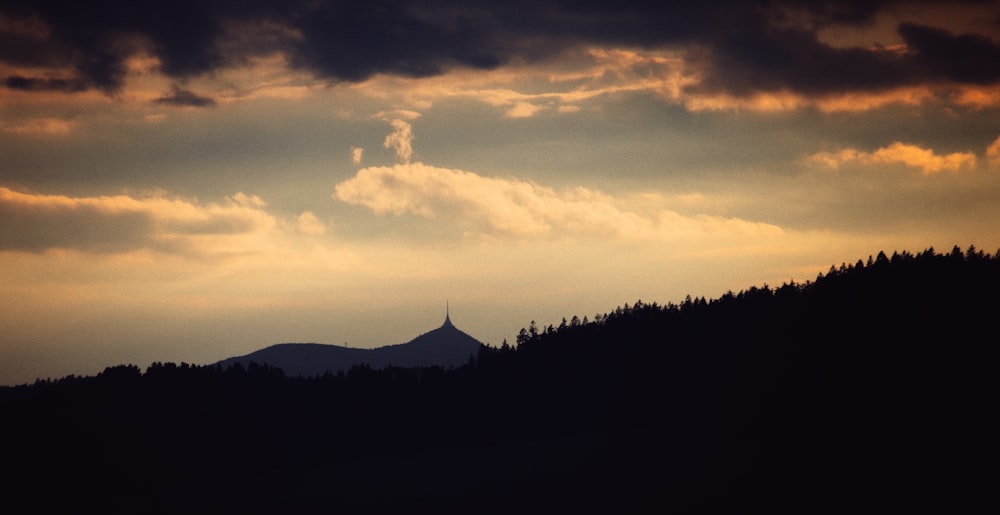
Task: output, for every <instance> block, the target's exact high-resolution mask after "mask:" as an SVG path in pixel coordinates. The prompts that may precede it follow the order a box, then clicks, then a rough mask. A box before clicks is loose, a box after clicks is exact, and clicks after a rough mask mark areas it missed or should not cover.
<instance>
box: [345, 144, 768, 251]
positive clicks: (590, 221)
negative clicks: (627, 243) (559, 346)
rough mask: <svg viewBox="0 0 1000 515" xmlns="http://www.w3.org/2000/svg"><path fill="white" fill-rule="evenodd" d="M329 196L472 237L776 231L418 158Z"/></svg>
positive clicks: (665, 236)
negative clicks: (448, 223)
mask: <svg viewBox="0 0 1000 515" xmlns="http://www.w3.org/2000/svg"><path fill="white" fill-rule="evenodd" d="M334 198H336V199H338V200H341V201H343V202H347V203H349V204H355V205H362V206H365V207H368V208H369V209H371V210H372V211H374V212H375V213H378V214H394V215H414V216H419V217H424V218H439V219H440V218H449V219H451V220H453V221H454V222H455V223H457V224H459V225H460V226H462V228H463V230H464V231H466V234H467V235H472V236H478V237H482V236H513V237H521V238H559V237H562V236H573V237H575V236H598V237H600V236H605V237H606V236H613V237H618V238H624V239H644V240H649V239H662V240H675V241H676V240H678V239H681V238H693V239H703V238H709V237H710V238H723V239H725V238H737V237H738V238H745V237H755V236H756V237H759V236H778V235H780V234H782V230H781V229H780V228H779V227H777V226H774V225H770V224H763V223H755V222H748V221H745V220H740V219H735V218H721V217H712V216H696V217H688V216H683V215H680V214H678V213H676V212H673V211H670V210H666V209H660V210H657V211H655V212H653V213H637V212H633V211H629V210H626V209H623V208H621V207H619V206H620V204H622V202H619V201H617V200H616V199H614V198H612V197H610V196H608V195H605V194H603V193H601V192H599V191H595V190H592V189H589V188H583V187H577V188H573V189H571V190H568V191H562V192H559V191H556V190H554V189H552V188H549V187H545V186H541V185H538V184H535V183H532V182H528V181H523V180H518V179H509V178H495V177H484V176H481V175H478V174H475V173H471V172H467V171H462V170H453V169H448V168H438V167H434V166H429V165H426V164H423V163H405V164H397V165H394V166H391V167H369V168H364V169H362V170H360V171H358V173H357V175H356V176H355V177H353V178H351V179H348V180H346V181H344V182H341V183H340V184H338V185H337V186H336V190H335V193H334Z"/></svg>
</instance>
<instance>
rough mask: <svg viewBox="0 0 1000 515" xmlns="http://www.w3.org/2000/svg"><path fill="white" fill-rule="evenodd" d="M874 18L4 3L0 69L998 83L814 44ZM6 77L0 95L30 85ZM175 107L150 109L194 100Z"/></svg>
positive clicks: (221, 3) (973, 67)
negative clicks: (602, 71) (581, 67)
mask: <svg viewBox="0 0 1000 515" xmlns="http://www.w3.org/2000/svg"><path fill="white" fill-rule="evenodd" d="M881 7H882V2H865V1H850V0H843V1H837V2H815V1H810V2H805V1H796V0H784V1H773V2H742V1H731V2H697V3H696V2H646V1H642V2H638V1H635V2H632V1H628V0H621V1H618V2H613V3H612V2H597V1H590V2H569V1H568V0H567V1H564V0H536V1H530V2H529V1H518V0H508V1H505V2H499V1H487V0H479V1H458V0H436V1H431V2H417V1H416V0H413V1H401V2H386V1H377V0H375V1H339V0H288V1H284V2H269V1H264V0H257V1H245V2H240V1H235V0H173V1H166V0H151V1H148V2H142V3H139V2H115V1H110V0H106V1H97V2H58V1H49V2H46V1H37V0H32V1H28V0H20V1H19V0H13V1H12V2H9V3H7V4H5V5H4V6H2V7H0V14H2V15H3V18H0V19H8V20H15V21H17V20H22V21H24V20H28V21H37V22H40V24H41V25H42V26H44V27H46V29H47V33H46V35H44V37H42V35H41V34H40V33H35V34H31V33H27V34H25V33H24V31H22V33H15V32H16V31H12V30H8V31H7V32H8V34H6V36H4V33H3V29H2V28H0V39H2V38H3V37H7V38H8V39H13V40H19V41H20V40H25V39H26V38H28V39H30V38H32V37H34V38H36V39H37V40H38V41H39V42H40V43H41V44H39V45H24V44H21V45H18V46H17V47H12V48H8V49H5V50H3V51H0V61H4V62H8V63H11V64H22V65H23V64H24V63H25V61H35V64H37V65H39V66H41V65H52V63H53V61H58V60H61V61H62V62H63V63H64V64H65V65H67V66H69V67H71V68H72V69H73V70H75V71H76V73H77V74H78V75H79V77H80V78H79V80H80V81H81V82H83V83H85V84H87V85H88V86H89V87H93V88H98V89H102V90H105V91H108V92H113V91H115V90H116V89H118V88H120V87H121V84H122V80H123V78H124V74H125V66H124V60H125V58H127V57H128V56H129V55H130V54H131V53H132V52H133V51H135V49H136V48H140V47H141V48H142V49H144V50H145V51H147V52H149V53H152V54H153V55H155V56H157V57H158V58H159V60H160V62H161V66H162V71H163V73H165V74H166V75H168V76H170V77H172V78H177V79H183V78H188V77H192V76H197V75H200V74H204V73H207V72H210V71H213V70H216V69H219V68H221V67H224V66H228V65H232V64H237V63H240V62H242V60H243V59H245V58H247V57H250V56H252V55H254V54H259V53H264V52H270V51H276V50H277V51H282V52H284V53H285V54H286V55H287V56H288V57H289V58H290V61H291V62H292V63H293V65H294V66H296V67H298V68H301V69H306V70H309V71H311V72H313V73H314V74H316V75H317V76H319V77H321V78H326V79H330V80H333V81H360V80H364V79H366V78H368V77H370V76H372V75H374V74H377V73H389V74H397V75H404V76H415V77H420V76H430V75H436V74H440V73H443V72H445V71H446V70H447V69H448V68H450V67H455V66H466V67H473V68H483V69H489V68H494V67H497V66H500V65H502V64H504V63H506V62H509V61H511V60H527V61H533V60H538V59H545V58H547V57H551V56H554V55H557V54H558V53H559V52H561V51H563V50H566V49H568V48H571V47H575V46H579V45H587V44H609V45H637V46H644V47H656V46H666V45H675V46H677V47H679V48H681V49H683V50H686V51H689V52H690V55H691V56H692V57H693V58H694V59H695V60H696V62H698V63H699V64H700V65H701V66H702V70H703V76H704V78H705V81H704V82H703V84H702V85H701V86H700V87H701V88H702V89H707V90H714V91H724V92H728V93H732V94H737V95H740V94H748V93H751V92H755V91H775V90H779V89H790V90H794V91H799V92H802V93H807V94H826V93H837V92H843V91H853V90H879V89H885V88H891V87H897V86H905V85H910V84H914V83H917V82H922V81H928V80H931V81H933V80H949V81H954V82H960V83H975V84H982V83H991V82H996V81H997V80H1000V77H998V73H1000V72H997V71H996V70H997V69H998V67H997V66H996V65H995V63H996V62H997V54H998V50H997V45H996V43H994V42H993V41H991V40H989V39H987V38H985V37H982V36H975V35H968V34H951V33H948V32H944V31H941V30H938V29H934V28H931V27H923V26H919V25H912V24H904V25H901V26H900V27H899V31H900V35H901V37H902V38H903V39H904V40H905V41H906V42H907V43H908V44H909V45H910V46H911V47H912V49H913V50H914V51H912V52H909V53H892V52H887V51H877V50H870V49H862V48H851V49H843V48H834V47H831V46H829V45H827V44H825V43H824V42H822V41H820V40H819V39H818V38H817V30H818V29H820V28H823V27H828V26H833V25H855V26H859V25H863V24H865V23H869V22H871V21H872V20H874V18H875V15H876V14H877V12H878V10H879V9H880V8H881ZM956 8H960V6H956ZM28 21H24V24H27V23H28ZM8 25H9V24H8ZM265 26H267V27H275V26H277V27H282V28H283V29H284V31H283V32H281V31H279V32H277V33H275V34H271V35H270V39H269V40H268V41H267V43H266V44H261V43H260V38H257V39H256V40H255V39H254V36H253V30H254V29H253V27H258V28H260V27H265ZM0 27H3V26H2V25H0ZM276 34H277V35H276ZM258 35H259V34H258ZM956 56H958V57H957V58H956ZM11 79H14V78H11ZM11 79H8V80H7V86H8V87H18V85H19V84H20V85H27V84H30V83H31V82H30V81H31V80H32V79H31V78H30V77H20V78H17V80H14V81H13V82H12V81H11ZM36 80H41V79H36ZM19 81H20V82H19ZM38 84H39V85H42V84H44V83H41V82H39V83H38ZM52 86H55V84H52ZM22 89H30V88H25V87H23V86H22ZM39 89H43V88H39ZM50 89H56V88H54V87H53V88H50ZM174 97H176V98H174ZM174 97H164V99H162V100H164V101H165V102H166V101H168V99H170V98H174V100H176V101H177V103H185V101H187V100H196V99H194V98H184V97H182V96H178V95H174ZM185 105H192V104H190V103H187V104H185Z"/></svg>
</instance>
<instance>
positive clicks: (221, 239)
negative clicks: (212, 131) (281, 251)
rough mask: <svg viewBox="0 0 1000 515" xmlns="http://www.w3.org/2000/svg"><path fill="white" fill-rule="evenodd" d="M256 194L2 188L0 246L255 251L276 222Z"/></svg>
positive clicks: (196, 252) (38, 249) (0, 248)
mask: <svg viewBox="0 0 1000 515" xmlns="http://www.w3.org/2000/svg"><path fill="white" fill-rule="evenodd" d="M263 207H264V202H263V200H261V199H260V198H259V197H256V196H252V195H246V194H243V193H238V194H236V195H234V196H233V197H231V198H229V199H227V200H226V201H225V202H223V203H209V204H201V203H198V202H196V201H190V200H184V199H179V198H173V197H168V196H166V195H165V194H162V193H158V194H151V195H149V196H144V197H135V196H129V195H116V196H101V197H67V196H61V195H42V194H34V193H24V192H19V191H15V190H12V189H9V188H4V187H0V219H3V220H4V223H3V224H2V226H0V251H11V250H18V251H29V252H43V251H46V250H50V249H76V250H83V251H89V252H98V253H118V252H129V251H134V250H139V249H150V250H154V251H159V252H167V253H175V254H188V255H211V254H225V253H240V252H249V251H252V250H253V245H252V243H253V242H252V238H253V237H254V236H258V235H260V234H263V233H266V232H268V231H269V230H271V229H272V228H273V227H274V226H275V224H276V220H275V219H274V217H272V216H271V215H270V214H268V213H267V212H266V211H264V209H263Z"/></svg>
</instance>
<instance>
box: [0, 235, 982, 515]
mask: <svg viewBox="0 0 1000 515" xmlns="http://www.w3.org/2000/svg"><path fill="white" fill-rule="evenodd" d="M998 292H1000V254H998V255H989V254H985V253H983V252H982V251H978V250H976V249H975V248H972V247H970V248H969V249H968V250H966V251H962V250H960V249H959V248H957V247H956V248H955V249H953V251H952V252H950V253H944V254H940V253H936V252H934V251H933V250H932V249H928V250H926V251H924V252H921V253H919V254H911V253H908V252H902V253H894V254H893V255H891V256H888V255H886V254H883V253H880V254H879V255H878V256H876V257H873V258H869V259H868V261H867V262H863V261H858V262H857V263H856V264H843V265H841V266H839V267H831V269H830V270H829V272H828V273H826V274H823V275H820V276H819V277H817V278H816V280H815V281H809V282H806V283H789V284H784V285H781V286H779V287H774V288H772V287H768V286H761V287H752V288H749V289H747V290H744V291H741V292H739V293H728V294H726V295H723V296H722V297H720V298H718V299H712V300H708V299H704V298H697V299H692V298H687V299H685V300H684V302H682V303H680V304H672V303H671V304H666V305H658V304H655V303H653V304H649V303H644V302H636V303H635V304H634V305H626V306H622V307H619V308H616V309H615V310H613V311H611V312H609V313H606V314H599V315H595V316H594V317H593V318H592V319H591V318H589V317H584V318H583V319H580V318H578V317H573V318H572V319H570V320H569V321H563V322H562V323H560V324H559V325H558V326H556V325H547V326H545V327H539V326H538V325H536V324H535V323H534V322H532V323H531V324H530V325H529V326H528V327H526V328H525V329H523V330H522V331H521V332H520V334H519V335H518V338H517V341H516V342H515V344H514V345H509V344H507V342H504V344H503V345H501V346H500V347H485V346H484V347H481V349H480V352H479V355H478V356H477V359H475V360H474V361H470V362H468V363H466V364H464V365H461V366H453V367H448V368H444V367H409V368H401V367H393V366H386V367H385V368H381V369H374V368H372V367H370V366H363V365H362V366H354V367H352V368H350V369H349V370H347V371H340V372H338V373H332V372H327V373H324V374H322V375H314V376H311V377H292V376H289V375H286V374H285V372H284V371H282V370H281V369H279V368H276V367H273V366H268V365H259V364H256V363H250V364H248V365H243V364H238V365H233V366H229V367H223V366H221V365H216V366H204V367H202V366H192V365H187V364H181V365H175V364H154V365H152V366H150V367H149V368H148V369H147V370H145V371H144V372H143V371H141V370H140V369H139V368H138V367H135V366H130V365H123V366H117V367H111V368H108V369H106V370H105V371H104V372H102V373H101V374H99V375H97V376H95V377H73V376H70V377H66V378H63V379H61V380H56V381H38V382H36V383H34V384H31V385H23V386H20V387H15V388H7V389H2V390H0V413H2V422H3V423H2V425H0V436H2V437H3V441H5V442H7V443H8V450H7V451H6V453H5V456H4V465H5V466H4V467H3V468H2V470H3V471H2V472H0V474H3V476H2V477H0V480H2V484H3V485H4V486H5V489H6V494H5V500H4V503H5V506H8V507H9V509H10V512H11V513H51V512H68V511H70V510H74V511H77V510H81V511H93V510H95V509H96V510H99V511H101V512H103V513H126V512H127V513H135V512H164V513H176V512H185V513H215V512H220V511H221V512H229V513H235V512H240V513H275V512H289V513H400V512H406V513H423V512H434V513H510V512H514V511H518V512H525V511H530V512H541V511H551V512H559V513H567V512H595V511H596V512H600V511H604V512H611V513H631V512H640V511H642V512H659V513H758V512H759V513H831V514H833V513H847V512H850V513H886V512H888V513H904V512H910V513H912V512H921V513H965V512H970V511H972V510H971V508H972V507H974V506H975V507H982V506H989V505H992V504H993V503H994V501H993V489H994V485H993V484H992V483H993V481H992V477H991V476H987V475H985V473H984V472H983V471H989V470H991V469H992V466H993V463H992V461H990V456H989V454H988V453H987V450H988V449H990V448H992V446H993V442H994V441H995V438H996V434H998V429H1000V428H998V427H997V423H996V422H995V421H993V417H992V412H993V411H994V406H995V398H996V392H997V391H998V388H997V386H998V384H997V382H998V380H997V377H998V375H997V373H996V367H997V364H998V360H997V358H998V354H1000V353H998V351H997V344H996V340H997V337H996V322H995V320H996V316H997V313H998V308H1000V300H998V298H1000V297H998Z"/></svg>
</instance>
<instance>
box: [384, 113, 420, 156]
mask: <svg viewBox="0 0 1000 515" xmlns="http://www.w3.org/2000/svg"><path fill="white" fill-rule="evenodd" d="M389 124H390V125H392V127H393V129H394V130H393V131H392V132H391V133H390V134H389V135H388V136H386V137H385V141H384V142H383V143H382V145H383V146H384V147H385V148H388V149H392V150H394V151H395V152H396V158H397V159H399V160H400V161H402V162H404V163H409V162H410V158H412V157H413V126H412V125H410V124H409V123H407V122H404V121H403V120H400V119H398V118H397V119H393V120H389Z"/></svg>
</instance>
